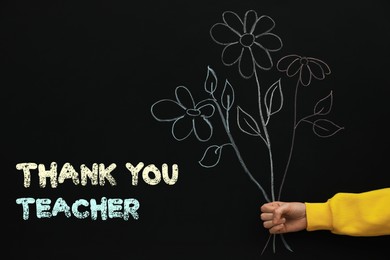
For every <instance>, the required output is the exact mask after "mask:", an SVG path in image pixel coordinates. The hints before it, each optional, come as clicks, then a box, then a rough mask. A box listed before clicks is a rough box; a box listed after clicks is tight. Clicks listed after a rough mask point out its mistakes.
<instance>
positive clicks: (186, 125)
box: [172, 116, 193, 141]
mask: <svg viewBox="0 0 390 260" xmlns="http://www.w3.org/2000/svg"><path fill="white" fill-rule="evenodd" d="M192 121H193V120H192V118H191V117H188V116H183V117H181V118H179V119H177V120H176V121H175V122H174V123H173V124H172V135H173V137H174V138H175V139H176V140H178V141H182V140H184V139H186V138H187V137H188V136H189V135H190V134H191V133H192V132H193V127H192V126H193V124H192Z"/></svg>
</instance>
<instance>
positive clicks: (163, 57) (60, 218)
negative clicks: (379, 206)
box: [0, 0, 390, 259]
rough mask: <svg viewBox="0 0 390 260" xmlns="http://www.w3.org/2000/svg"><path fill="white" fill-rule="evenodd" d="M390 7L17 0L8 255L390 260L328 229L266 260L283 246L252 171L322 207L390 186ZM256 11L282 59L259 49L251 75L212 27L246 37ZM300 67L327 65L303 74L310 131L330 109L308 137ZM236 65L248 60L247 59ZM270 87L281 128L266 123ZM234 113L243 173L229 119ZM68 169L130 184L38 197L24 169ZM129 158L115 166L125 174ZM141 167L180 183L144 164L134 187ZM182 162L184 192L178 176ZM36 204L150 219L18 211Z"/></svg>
mask: <svg viewBox="0 0 390 260" xmlns="http://www.w3.org/2000/svg"><path fill="white" fill-rule="evenodd" d="M388 11H389V8H388V5H387V3H386V2H385V1H350V2H349V3H346V2H341V1H326V2H314V1H299V2H296V1H253V0H240V1H235V0H229V1H192V2H189V1H137V2H135V1H90V2H85V1H3V2H2V4H1V23H0V30H1V33H0V35H1V36H0V38H1V56H0V60H1V63H2V65H3V69H2V73H1V87H2V88H1V89H2V93H3V94H1V99H2V101H1V105H2V110H1V111H2V117H3V124H2V127H1V128H2V130H3V132H2V133H3V142H2V144H3V145H2V150H3V153H2V154H3V155H2V158H3V160H4V162H3V163H2V165H3V166H4V168H3V169H2V171H1V173H2V176H3V182H2V183H3V191H4V193H5V195H6V199H5V201H6V204H4V206H3V210H2V215H3V216H5V217H6V218H5V220H3V226H4V227H5V229H4V230H3V239H4V240H5V241H6V243H5V245H6V248H5V251H3V252H4V253H6V255H8V256H7V258H8V259H22V258H29V259H35V258H40V259H52V258H55V257H67V258H68V259H70V258H73V259H82V258H84V259H93V258H99V259H102V258H108V257H109V258H112V259H154V258H156V257H158V258H163V259H199V258H207V259H211V258H214V259H306V258H309V257H317V256H322V257H325V258H333V257H340V258H346V257H348V259H349V258H351V259H354V258H355V259H356V258H359V259H360V258H362V257H366V258H368V257H369V258H370V259H377V258H379V257H380V256H385V255H388V245H389V242H390V241H389V237H388V236H383V237H370V238H367V237H350V236H341V235H334V234H331V233H330V232H328V231H316V232H306V231H302V232H297V233H291V234H285V235H284V236H283V238H284V239H285V241H286V242H287V243H288V245H289V246H290V247H291V249H292V250H293V252H290V251H289V250H288V249H287V248H286V247H285V245H284V244H283V242H282V240H281V237H280V236H277V237H276V239H275V248H274V249H275V250H273V248H272V246H271V244H272V243H271V244H270V245H269V246H268V247H267V248H266V249H265V250H264V252H263V253H262V250H263V249H264V246H265V244H266V241H267V239H268V238H269V234H268V231H267V230H265V229H264V228H263V227H262V223H261V221H260V217H259V215H260V206H261V205H262V204H263V203H265V202H266V199H265V197H264V194H263V193H262V192H261V191H260V189H259V186H257V185H256V184H255V182H254V181H253V180H251V178H250V175H248V171H249V172H250V173H251V176H252V177H253V178H254V179H255V180H256V182H257V183H258V184H261V187H262V188H263V189H264V191H265V193H267V194H268V195H269V199H270V200H272V197H271V195H270V194H271V193H272V191H271V189H272V188H271V187H272V186H273V187H274V194H276V195H275V196H276V198H280V199H281V200H285V201H308V202H324V201H326V200H327V199H328V198H330V197H331V196H333V195H334V194H335V193H337V192H363V191H367V190H371V189H378V188H383V187H389V185H390V177H389V176H390V175H389V173H388V172H387V169H386V166H387V159H388V146H389V135H388V133H389V127H388V124H387V120H388V118H389V108H388V105H387V104H388V97H389V95H390V91H389V86H390V84H389V83H390V82H389V78H388V70H389V68H390V66H389V64H388V60H389V57H390V56H389V54H390V53H389V46H390V34H389V32H390V21H389V16H388ZM245 15H247V21H248V22H247V25H248V26H249V24H250V23H252V24H253V20H250V19H254V18H253V17H255V16H254V15H257V16H256V17H255V20H256V18H260V17H262V20H261V21H262V26H264V28H258V29H259V30H263V33H268V34H269V35H268V36H269V37H268V40H270V41H269V42H265V43H264V44H265V45H264V46H268V45H267V44H270V45H269V46H270V47H269V48H268V47H267V48H268V49H267V48H266V49H264V48H263V49H261V50H260V51H259V53H258V54H259V55H263V57H262V58H263V60H262V61H265V62H268V65H267V64H258V65H255V70H253V67H251V66H252V65H253V64H254V63H253V59H249V62H248V63H247V64H245V61H244V59H245V58H244V56H243V55H244V54H242V53H241V52H239V51H241V49H239V51H237V50H235V52H234V51H232V52H230V53H229V54H230V55H232V56H228V54H227V53H228V51H226V53H224V52H223V50H224V48H225V46H226V45H222V44H221V43H224V42H223V41H224V39H223V37H224V35H223V32H222V34H221V35H219V32H217V31H213V29H212V28H214V27H213V26H217V27H218V26H220V27H221V24H225V25H226V24H228V25H231V26H232V28H234V26H237V23H236V24H234V21H232V20H229V19H233V20H234V17H239V18H240V19H241V21H244V20H245V19H244V18H245ZM232 17H233V18H232ZM236 21H239V20H236ZM263 22H264V23H263ZM259 24H260V23H259ZM241 26H242V25H241ZM259 27H260V26H259ZM236 28H237V27H236ZM248 28H249V27H248ZM225 29H226V26H225ZM249 30H250V29H248V32H249ZM270 35H271V36H270ZM219 37H221V38H219ZM250 37H251V36H250V35H249V36H248V37H247V38H245V39H243V38H240V39H241V42H239V44H241V45H242V46H244V45H247V46H249V45H250V46H252V45H251V44H254V42H255V41H257V40H260V39H254V38H250ZM263 40H267V39H265V38H263ZM279 40H280V41H279ZM272 44H274V45H272ZM271 46H273V47H271ZM254 47H255V46H253V50H254ZM268 54H269V55H270V56H267V55H268ZM224 55H227V56H224ZM234 55H236V56H234ZM240 55H241V56H240ZM288 55H298V56H299V57H300V58H302V57H309V58H310V59H312V60H310V59H300V62H302V63H299V64H304V63H305V62H306V63H305V64H309V65H310V62H311V64H312V66H314V67H315V66H319V67H320V68H321V69H322V71H321V69H320V71H319V72H318V71H317V72H315V71H313V72H312V73H313V74H312V75H311V80H310V81H308V79H307V78H306V79H303V76H302V78H301V79H302V80H303V81H304V82H301V84H300V86H299V94H298V96H297V97H298V101H299V102H297V104H296V106H295V108H296V117H297V118H298V119H300V118H303V117H304V116H305V115H311V114H313V113H316V112H319V111H322V114H321V113H319V114H318V115H317V116H319V117H318V118H317V117H316V118H315V119H314V118H310V120H311V121H310V120H307V121H309V122H307V121H301V123H300V124H299V127H297V128H296V131H295V132H293V130H292V129H293V128H294V120H293V119H294V93H295V89H296V84H297V80H298V79H299V78H300V76H299V73H298V74H295V75H290V76H291V77H290V76H288V75H287V73H288V71H287V72H286V70H287V69H286V67H284V71H283V66H281V68H279V69H278V66H277V64H278V61H279V60H281V59H282V58H283V57H286V56H288ZM298 56H297V57H298ZM238 57H241V59H242V63H243V64H242V65H241V64H240V62H239V61H238V60H237V62H235V63H234V62H233V61H235V59H237V58H238ZM249 57H250V56H249ZM256 57H257V56H256ZM269 57H271V59H272V64H270V60H268V58H269ZM294 57H295V56H294ZM252 58H253V57H252ZM318 60H320V61H323V62H324V63H325V64H326V65H323V64H322V63H320V62H319V61H318ZM231 63H234V64H231ZM313 64H314V65H313ZM318 64H320V65H318ZM327 66H328V67H329V71H328V67H327ZM314 67H311V68H312V69H313V70H314ZM317 68H318V67H317ZM254 71H255V73H253V72H254ZM240 72H241V73H240ZM318 73H319V74H318ZM290 74H293V73H291V71H290ZM316 76H317V78H316ZM322 76H323V78H322ZM246 77H248V78H246ZM318 77H319V79H318ZM259 82H260V83H259ZM308 83H310V84H308ZM258 84H261V88H262V90H261V91H262V99H260V101H261V102H262V108H261V109H262V111H263V113H264V114H263V119H266V120H267V125H266V126H267V130H268V132H267V134H266V133H264V129H263V128H262V127H261V126H262V123H261V121H259V120H260V117H259V106H258V102H259V99H258V92H257V86H258ZM305 84H306V85H308V86H304V85H305ZM272 86H273V88H271V90H270V92H268V95H266V90H268V89H269V88H270V87H272ZM223 90H225V92H223ZM189 92H190V93H191V96H192V98H193V100H194V102H195V103H194V104H192V105H193V106H192V107H191V106H187V107H184V105H183V104H190V105H191V102H189V100H188V98H189V94H188V93H189ZM211 94H214V96H215V97H216V99H217V100H218V102H220V103H219V104H220V105H219V107H218V106H215V105H214V106H212V105H210V103H212V102H213V101H210V100H208V101H205V102H204V107H203V106H201V105H202V104H203V103H200V104H199V103H198V102H200V101H201V100H205V99H207V98H210V96H212V95H211ZM272 94H273V96H272ZM265 96H266V97H265ZM233 97H234V100H233ZM264 98H265V99H264ZM161 100H165V101H166V100H171V101H168V103H170V104H171V105H177V107H176V108H179V109H182V112H183V111H184V112H185V113H183V114H182V115H179V116H187V117H191V116H192V117H191V118H192V119H193V118H197V119H199V120H200V121H201V123H200V124H202V123H203V126H204V128H201V127H200V126H198V128H196V131H197V132H195V131H194V128H193V127H194V125H192V121H190V123H191V124H190V125H184V124H183V125H181V123H183V122H184V121H180V122H179V123H177V126H179V127H177V128H174V127H173V122H176V121H169V120H162V119H167V118H169V119H173V118H176V119H177V118H178V117H175V116H177V114H175V113H176V112H177V111H175V110H173V109H171V108H172V107H168V108H167V109H166V110H164V111H162V110H158V109H159V108H160V107H161V106H159V105H156V106H154V104H156V103H157V104H160V105H161V103H159V101H161ZM271 101H272V102H273V103H272V102H271ZM186 102H187V103H186ZM206 103H207V104H208V105H206ZM200 107H202V109H203V108H204V109H205V111H203V110H202V111H200V109H199V108H200ZM154 108H156V109H154ZM157 108H158V109H157ZM218 108H220V109H221V110H220V111H219V110H218ZM227 108H228V109H227ZM188 109H192V110H188ZM207 109H208V111H206V110H207ZM227 111H228V112H227ZM313 111H314V112H313ZM212 112H213V114H212ZM219 112H222V115H223V116H221V114H219ZM160 113H161V114H160ZM170 113H171V114H170ZM191 113H194V114H191ZM196 113H203V114H201V115H199V114H196ZM211 114H212V116H211V117H207V116H209V115H211ZM227 114H229V120H230V121H229V122H230V123H229V133H230V134H231V135H232V136H233V137H234V141H235V145H236V147H235V148H237V149H239V151H240V158H241V159H242V161H240V158H239V157H238V156H237V153H236V151H237V150H236V149H234V146H232V145H231V143H229V142H230V141H229V140H230V139H229V136H228V135H227V134H226V133H227V131H226V128H225V127H224V126H226V125H224V123H223V120H221V118H224V119H226V118H227ZM271 114H272V115H271ZM202 116H206V117H202ZM268 119H269V121H268ZM317 119H322V120H323V121H315V120H317ZM255 122H257V126H256V123H255ZM259 122H260V123H259ZM186 127H187V128H186ZM257 127H258V128H257ZM211 130H212V132H211ZM188 133H190V135H189V136H188V137H187V135H186V134H188ZM211 133H212V135H211ZM293 135H294V138H295V142H294V146H293V147H294V149H293V152H292V153H291V160H290V162H289V166H288V173H287V175H285V176H286V177H285V179H284V182H283V176H284V175H283V172H284V169H285V168H286V164H287V161H288V158H289V152H290V151H291V150H290V147H291V139H292V136H293ZM323 135H330V136H329V137H324V136H323ZM184 137H186V138H184ZM209 137H210V139H209ZM268 138H269V140H270V142H272V150H271V151H272V156H273V157H272V165H273V170H272V171H273V173H274V174H273V176H270V172H271V169H270V168H271V167H270V158H269V151H270V149H268V148H267V146H266V145H265V144H266V143H267V140H268ZM181 139H183V140H181ZM222 144H230V145H226V146H222ZM207 148H210V149H209V150H208V151H209V153H206V154H207V156H205V157H202V156H203V155H204V153H205V151H206V149H207ZM219 156H220V157H219ZM202 159H204V160H202ZM53 162H55V163H56V165H57V170H58V173H59V172H60V171H61V169H62V168H63V167H64V165H68V166H69V165H71V166H72V167H74V170H75V171H76V172H78V173H80V172H81V167H82V165H84V166H86V167H87V168H88V169H93V167H94V164H96V165H97V166H98V165H102V167H103V168H102V169H103V170H102V171H104V170H106V172H107V171H108V172H110V170H109V169H111V170H112V171H111V173H112V177H113V178H114V179H115V181H116V185H113V184H112V183H110V181H109V179H108V178H106V179H104V178H103V179H104V180H105V183H104V184H99V183H98V184H96V185H93V184H92V183H91V182H90V181H89V180H88V182H87V183H86V184H85V185H83V184H81V183H78V184H77V183H75V182H74V181H72V179H69V178H68V179H66V178H65V180H64V182H63V183H61V182H59V183H57V187H55V188H53V187H51V183H50V182H49V179H48V181H47V183H46V186H45V187H40V186H39V178H38V169H35V168H34V169H33V168H31V171H30V173H31V179H30V181H31V182H30V184H29V186H28V187H25V186H24V185H25V182H24V181H25V179H24V173H23V170H22V169H21V168H20V167H21V166H20V164H23V163H32V164H33V165H34V164H36V166H37V167H38V165H43V166H44V167H45V169H46V170H47V169H49V168H50V167H51V164H52V163H53ZM240 162H241V163H242V162H245V166H246V167H247V169H248V171H246V170H245V169H244V168H243V165H242V164H241V163H240ZM139 163H143V164H140V165H139ZM202 163H203V166H207V167H202ZM113 164H115V165H116V168H115V169H113V168H109V166H113ZM129 164H131V165H130V166H129ZM214 164H215V165H214ZM17 165H19V168H18V166H17ZM126 165H127V166H128V167H130V168H131V166H132V167H136V166H137V165H139V166H140V167H141V166H142V167H141V168H142V169H144V168H146V167H149V168H148V169H154V170H155V169H157V170H158V171H159V172H160V173H161V172H162V171H163V165H165V166H167V169H166V170H167V172H168V175H167V176H168V178H166V179H164V178H162V177H161V179H159V180H157V179H153V178H154V177H155V176H154V177H153V176H152V175H150V174H149V175H146V180H145V178H143V177H142V176H143V175H142V174H141V170H140V169H141V168H140V169H139V174H138V177H139V178H138V182H137V183H136V184H135V183H134V181H135V180H134V179H133V176H132V173H131V171H130V170H129V168H128V167H126ZM175 165H177V167H178V172H177V173H178V174H177V177H178V178H177V180H175V179H173V178H171V177H172V176H173V171H174V167H175ZM153 166H155V167H156V168H153ZM211 166H213V167H211ZM98 169H99V168H98ZM132 169H133V170H134V169H135V168H132ZM68 170H69V168H68ZM134 171H135V170H134ZM147 176H149V177H150V179H149V180H148V179H147ZM169 182H170V183H169ZM271 182H273V185H271ZM282 182H283V189H282V193H281V196H280V197H278V196H277V195H278V190H279V188H280V185H281V183H282ZM20 198H33V199H34V200H36V199H50V200H51V202H52V205H53V203H54V202H55V201H56V200H57V199H58V198H62V199H63V200H64V201H66V202H67V203H68V204H69V205H72V203H74V202H75V201H77V200H80V199H85V201H88V202H90V200H91V199H95V200H96V201H97V203H98V204H99V203H100V202H101V199H102V198H107V199H112V198H114V199H115V198H117V199H122V200H125V199H135V200H136V201H138V202H139V208H137V209H136V213H137V214H138V215H137V217H135V216H134V215H133V214H130V215H128V217H129V219H124V218H123V216H122V217H112V218H111V217H108V218H107V219H106V220H103V219H102V218H101V216H100V215H99V214H98V217H97V219H96V220H94V219H92V218H91V217H88V218H85V219H78V218H77V217H75V216H74V215H72V216H70V217H67V216H66V215H65V214H64V213H61V212H60V213H59V214H58V215H57V216H52V217H50V218H49V217H47V218H37V216H36V214H35V213H36V212H35V211H36V209H35V208H34V207H33V206H31V211H30V215H29V218H28V219H23V211H22V205H21V204H18V203H17V202H16V201H17V200H18V199H20ZM3 202H4V200H3ZM46 202H47V201H46ZM133 202H134V201H133ZM116 203H119V202H118V201H116ZM130 207H134V204H131V206H130ZM133 209H135V208H133ZM368 210H369V209H368ZM132 213H134V212H132ZM4 232H5V233H4Z"/></svg>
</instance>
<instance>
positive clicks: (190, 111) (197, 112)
mask: <svg viewBox="0 0 390 260" xmlns="http://www.w3.org/2000/svg"><path fill="white" fill-rule="evenodd" d="M186 113H187V115H189V116H192V117H196V116H200V110H199V109H194V108H189V109H187V110H186Z"/></svg>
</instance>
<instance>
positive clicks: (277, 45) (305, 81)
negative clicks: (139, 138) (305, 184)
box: [151, 10, 343, 252]
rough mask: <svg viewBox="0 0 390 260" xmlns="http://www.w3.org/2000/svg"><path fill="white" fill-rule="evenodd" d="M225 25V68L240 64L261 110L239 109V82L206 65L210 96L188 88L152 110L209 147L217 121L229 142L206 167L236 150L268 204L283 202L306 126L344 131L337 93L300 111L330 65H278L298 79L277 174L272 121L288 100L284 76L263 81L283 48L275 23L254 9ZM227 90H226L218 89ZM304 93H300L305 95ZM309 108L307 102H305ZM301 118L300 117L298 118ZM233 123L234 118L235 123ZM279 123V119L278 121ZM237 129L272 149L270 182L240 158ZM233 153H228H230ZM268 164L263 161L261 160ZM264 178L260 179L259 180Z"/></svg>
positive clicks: (213, 149) (211, 152)
mask: <svg viewBox="0 0 390 260" xmlns="http://www.w3.org/2000/svg"><path fill="white" fill-rule="evenodd" d="M222 21H223V22H218V23H215V24H214V25H213V26H212V27H211V28H210V31H209V33H210V36H211V39H212V40H213V41H214V42H215V43H217V44H219V45H222V46H223V50H222V53H221V59H222V63H223V64H224V65H225V66H232V65H234V64H238V72H239V75H240V76H241V77H242V78H243V79H244V80H247V81H248V83H250V84H252V85H253V86H254V87H256V90H257V97H255V98H256V101H257V105H258V106H257V109H258V111H255V112H253V111H250V112H248V111H247V110H246V109H245V107H244V106H243V105H238V104H237V100H236V97H235V91H234V87H233V85H234V84H231V83H230V82H229V80H228V79H225V83H224V84H222V86H221V84H220V83H219V82H220V81H219V79H218V76H217V73H216V72H215V71H214V70H213V69H212V68H211V67H210V66H208V67H207V74H206V78H205V80H204V84H203V88H204V91H205V93H206V94H205V95H206V96H205V98H204V99H202V100H201V101H199V102H198V103H195V101H194V99H193V97H192V94H191V92H190V91H189V90H188V89H187V88H186V87H184V86H179V87H176V89H175V97H176V100H173V99H162V100H159V101H157V102H155V103H154V104H153V105H152V106H151V113H152V116H153V117H154V118H155V119H156V120H157V121H159V122H171V123H172V128H171V133H172V136H173V137H174V138H175V139H176V140H178V141H182V140H184V139H186V138H188V137H189V136H190V135H191V134H192V133H193V134H194V135H195V137H196V138H197V140H199V141H201V142H203V143H205V142H207V141H210V140H211V139H212V136H213V132H214V131H213V124H215V123H217V122H215V121H214V120H213V119H214V118H215V117H216V118H218V119H219V120H220V121H219V123H220V124H222V126H223V129H224V131H225V134H226V137H227V138H226V140H227V141H226V142H225V143H217V144H215V143H214V144H209V145H208V146H207V147H206V148H205V150H204V152H203V155H202V156H201V159H200V160H199V164H200V165H201V166H202V167H204V168H212V167H215V166H217V165H218V164H219V163H220V162H221V160H222V158H223V154H224V153H226V152H225V149H224V148H225V147H230V148H232V149H230V151H231V150H233V152H234V154H235V156H236V158H237V160H238V162H239V163H240V165H241V166H242V169H243V171H244V173H245V174H246V175H247V176H248V177H249V179H250V180H251V181H252V182H253V183H254V184H255V185H256V187H257V188H258V189H259V191H260V192H261V194H262V196H263V198H264V200H265V201H267V202H270V201H276V200H281V194H282V190H283V186H284V183H285V180H286V176H287V173H288V169H289V166H290V162H291V159H292V154H293V151H294V146H295V143H296V134H297V129H298V127H300V126H301V125H310V126H311V127H312V130H313V133H314V134H315V135H316V136H317V137H320V138H327V137H331V136H333V135H334V134H336V133H337V132H339V131H340V130H342V129H343V127H341V126H339V125H337V124H336V123H334V122H333V121H331V120H329V119H327V118H326V116H327V115H328V114H329V113H330V112H331V110H332V106H333V91H330V93H329V94H328V95H326V96H325V97H321V98H318V100H317V102H316V103H315V105H314V107H313V109H312V110H311V111H312V112H310V113H309V114H306V115H305V114H304V113H303V112H301V111H299V113H298V111H297V110H298V105H297V104H298V102H299V101H300V100H298V96H299V95H298V93H299V91H300V89H301V88H300V87H301V86H303V87H308V86H309V85H311V84H313V83H314V82H315V80H324V79H325V78H326V76H327V75H329V74H330V73H331V71H330V68H329V66H328V65H327V64H326V63H325V62H324V61H322V60H320V59H317V58H313V57H306V56H300V55H296V54H290V55H286V56H284V57H282V58H281V59H280V60H279V61H277V63H276V68H277V70H278V71H279V72H282V74H285V75H286V76H287V77H289V78H291V77H297V82H296V85H295V92H294V96H293V105H292V107H291V109H292V110H293V123H292V126H291V132H290V133H291V142H290V143H289V144H287V145H286V146H287V149H288V150H289V154H288V158H287V161H286V164H285V167H284V169H283V171H281V172H276V171H275V167H274V159H273V157H274V156H273V152H274V151H273V147H272V142H271V141H272V138H271V137H272V136H271V131H270V130H271V129H269V128H270V126H269V122H270V121H271V119H274V116H275V114H277V113H279V112H280V111H281V110H282V109H283V108H284V100H285V98H286V97H285V96H284V94H283V88H282V80H281V78H279V79H277V80H275V81H274V83H273V84H271V85H270V86H266V85H263V84H262V83H261V80H260V77H259V72H258V70H263V71H269V70H271V69H272V68H273V65H274V62H273V59H272V56H271V53H273V52H276V51H280V50H281V48H282V46H283V44H282V40H281V39H280V37H279V36H277V35H276V34H274V33H272V32H271V31H272V30H274V28H275V22H274V20H273V19H272V18H271V17H269V16H266V15H262V16H258V15H257V13H256V12H255V11H254V10H249V11H247V12H246V13H245V15H244V17H243V18H240V16H239V15H238V14H236V13H234V12H232V11H226V12H224V13H223V14H222ZM220 88H222V91H217V89H218V90H219V89H220ZM303 90H304V89H302V90H301V91H303ZM302 103H304V104H305V102H302ZM298 115H300V116H301V117H298ZM232 119H233V120H232ZM276 119H277V118H276ZM232 127H237V128H238V129H239V130H240V131H241V132H242V133H243V134H246V135H248V136H251V137H253V138H258V140H259V141H260V142H259V143H260V144H262V145H264V147H265V148H266V150H267V151H268V153H267V154H268V156H267V158H259V159H261V160H265V161H267V162H268V164H269V167H268V169H269V172H268V174H269V178H267V179H268V180H270V182H269V183H268V184H264V183H263V178H261V177H262V176H264V174H266V172H265V171H264V172H259V171H256V173H255V174H254V173H253V172H252V170H251V169H249V167H247V164H246V162H245V158H243V156H242V155H241V152H240V147H239V145H237V143H238V142H237V140H236V137H235V136H234V135H233V133H232V132H231V128H232ZM227 152H229V150H227ZM261 163H262V164H263V162H261ZM276 174H278V175H279V176H281V177H282V178H281V181H280V183H276V182H275V175H276ZM259 175H261V176H259ZM276 236H277V235H270V236H269V238H268V240H267V242H266V244H265V246H264V248H263V251H262V252H264V250H265V249H266V248H267V247H268V245H269V242H270V241H271V237H272V238H273V240H272V241H273V243H272V245H273V252H275V251H276V249H275V247H276V246H275V244H276V242H275V241H276V240H275V239H276ZM278 236H279V237H280V238H281V240H282V242H283V245H284V246H285V248H286V249H288V250H290V251H292V250H291V247H290V246H289V245H288V243H287V242H286V240H285V238H284V236H283V234H281V235H278Z"/></svg>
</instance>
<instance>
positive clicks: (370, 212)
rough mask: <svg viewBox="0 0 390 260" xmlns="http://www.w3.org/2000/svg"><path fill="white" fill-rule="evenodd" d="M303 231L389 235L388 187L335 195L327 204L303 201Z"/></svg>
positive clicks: (389, 190)
mask: <svg viewBox="0 0 390 260" xmlns="http://www.w3.org/2000/svg"><path fill="white" fill-rule="evenodd" d="M305 204H306V217H307V228H306V230H307V231H314V230H330V231H331V232H332V233H334V234H339V235H350V236H381V235H390V188H383V189H378V190H373V191H367V192H363V193H337V194H336V195H334V196H333V197H332V198H330V199H329V200H328V201H327V202H324V203H308V202H306V203H305Z"/></svg>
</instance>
